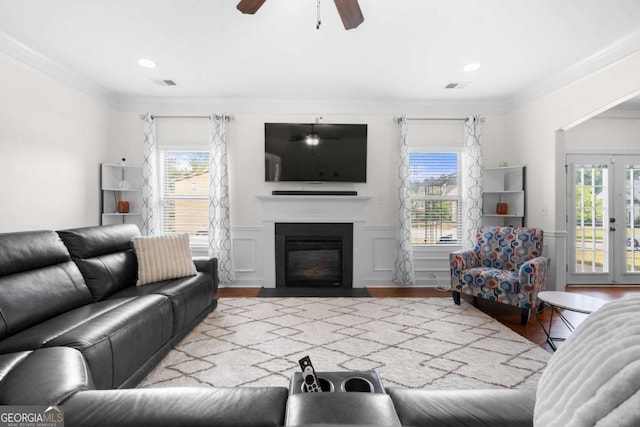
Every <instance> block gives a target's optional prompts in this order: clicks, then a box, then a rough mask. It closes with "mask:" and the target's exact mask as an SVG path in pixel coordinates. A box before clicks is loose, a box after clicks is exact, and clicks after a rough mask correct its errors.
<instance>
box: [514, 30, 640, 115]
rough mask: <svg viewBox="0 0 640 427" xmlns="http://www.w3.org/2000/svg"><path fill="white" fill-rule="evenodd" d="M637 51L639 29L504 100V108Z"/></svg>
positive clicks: (541, 93)
mask: <svg viewBox="0 0 640 427" xmlns="http://www.w3.org/2000/svg"><path fill="white" fill-rule="evenodd" d="M638 51H640V29H639V30H636V31H635V32H633V33H631V34H629V35H628V36H626V37H624V38H622V39H620V40H618V41H617V42H615V43H612V44H611V45H609V46H607V47H605V48H604V49H602V50H600V51H598V52H596V53H594V54H593V55H591V56H589V57H587V58H585V59H583V60H582V61H579V62H577V63H576V64H574V65H572V66H570V67H568V68H566V69H564V70H563V71H560V72H558V73H555V74H553V75H551V76H549V77H548V78H546V79H544V80H541V81H540V82H538V83H536V84H535V85H533V86H531V87H529V88H527V89H525V90H523V91H521V92H519V93H517V94H516V95H514V96H512V97H511V98H510V99H508V100H507V101H506V103H505V108H506V109H507V111H512V110H514V109H516V108H518V107H521V106H523V105H525V104H527V103H529V102H532V101H534V100H536V99H538V98H541V97H543V96H545V95H547V94H549V93H551V92H553V91H555V90H557V89H560V88H561V87H563V86H568V85H570V84H571V83H574V82H575V81H577V80H579V79H582V78H584V77H586V76H588V75H589V74H593V73H596V72H598V71H600V70H602V69H604V68H606V67H608V66H610V65H613V64H615V63H616V62H618V61H621V60H622V59H624V58H625V57H627V56H629V55H632V54H634V53H636V52H638Z"/></svg>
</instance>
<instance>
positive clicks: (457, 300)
mask: <svg viewBox="0 0 640 427" xmlns="http://www.w3.org/2000/svg"><path fill="white" fill-rule="evenodd" d="M451 294H452V295H453V302H455V303H456V304H458V305H460V292H458V291H452V292H451Z"/></svg>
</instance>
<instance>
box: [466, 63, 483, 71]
mask: <svg viewBox="0 0 640 427" xmlns="http://www.w3.org/2000/svg"><path fill="white" fill-rule="evenodd" d="M478 68H480V64H478V63H477V62H472V63H471V64H467V65H465V66H464V68H463V70H464V71H465V72H467V73H470V72H472V71H476V70H477V69H478Z"/></svg>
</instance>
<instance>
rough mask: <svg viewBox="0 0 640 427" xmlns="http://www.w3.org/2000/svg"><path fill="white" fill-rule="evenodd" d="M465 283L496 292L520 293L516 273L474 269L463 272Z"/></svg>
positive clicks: (485, 268)
mask: <svg viewBox="0 0 640 427" xmlns="http://www.w3.org/2000/svg"><path fill="white" fill-rule="evenodd" d="M463 277H464V280H465V282H467V283H473V284H474V285H475V286H479V287H486V288H492V289H495V290H496V292H498V293H500V292H510V293H518V292H520V277H519V275H518V273H517V272H515V271H509V270H499V269H497V268H487V267H475V268H470V269H468V270H466V271H464V272H463Z"/></svg>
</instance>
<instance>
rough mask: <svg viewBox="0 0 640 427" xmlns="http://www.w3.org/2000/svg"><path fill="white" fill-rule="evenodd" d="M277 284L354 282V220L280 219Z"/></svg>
mask: <svg viewBox="0 0 640 427" xmlns="http://www.w3.org/2000/svg"><path fill="white" fill-rule="evenodd" d="M275 256H276V287H294V286H298V287H304V286H306V287H340V288H351V287H352V285H353V224H351V223H276V224H275Z"/></svg>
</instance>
